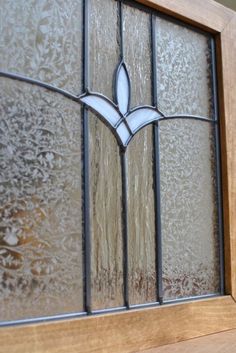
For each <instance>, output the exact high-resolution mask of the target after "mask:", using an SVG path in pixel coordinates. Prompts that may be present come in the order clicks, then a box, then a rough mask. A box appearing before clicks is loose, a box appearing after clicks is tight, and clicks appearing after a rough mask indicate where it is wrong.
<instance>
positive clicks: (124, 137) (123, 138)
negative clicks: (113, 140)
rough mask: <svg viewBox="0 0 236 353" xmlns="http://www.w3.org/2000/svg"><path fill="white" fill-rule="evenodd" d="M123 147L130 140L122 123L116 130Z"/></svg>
mask: <svg viewBox="0 0 236 353" xmlns="http://www.w3.org/2000/svg"><path fill="white" fill-rule="evenodd" d="M116 132H117V134H118V135H119V137H120V139H121V141H122V143H123V145H124V146H126V145H127V143H128V141H129V139H130V133H129V131H128V129H127V127H126V126H125V124H124V123H121V124H120V125H119V127H118V128H117V130H116Z"/></svg>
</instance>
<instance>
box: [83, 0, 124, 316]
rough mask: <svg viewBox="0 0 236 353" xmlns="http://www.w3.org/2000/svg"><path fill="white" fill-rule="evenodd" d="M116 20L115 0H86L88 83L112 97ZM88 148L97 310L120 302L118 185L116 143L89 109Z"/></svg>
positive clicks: (119, 171) (93, 293)
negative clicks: (88, 5) (87, 11)
mask: <svg viewBox="0 0 236 353" xmlns="http://www.w3.org/2000/svg"><path fill="white" fill-rule="evenodd" d="M118 20H119V18H118V4H117V2H116V1H110V0H91V1H90V16H89V28H90V38H89V48H90V49H89V62H90V72H91V75H90V84H89V85H90V88H91V90H93V91H96V92H99V93H102V94H104V95H106V96H107V97H109V98H111V99H112V98H113V89H112V88H113V87H112V82H113V75H114V71H115V69H116V67H117V64H118V62H119V45H118V41H117V38H118V34H119V32H118V31H119V27H118V25H119V22H118ZM89 149H90V186H91V187H90V200H91V201H90V205H91V206H90V207H91V208H90V221H91V238H92V242H91V243H92V254H91V261H92V274H91V276H92V277H91V284H92V308H93V309H94V310H96V309H104V308H109V307H115V306H122V305H123V260H122V257H123V256H122V221H121V214H122V205H121V194H122V191H121V190H122V189H121V167H120V154H119V146H118V144H117V141H116V139H115V137H114V136H113V134H112V133H111V131H110V130H109V128H108V127H107V126H106V125H105V124H104V123H102V122H101V121H100V120H99V119H98V118H97V117H96V116H95V115H94V114H92V113H89Z"/></svg>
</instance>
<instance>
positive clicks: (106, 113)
mask: <svg viewBox="0 0 236 353" xmlns="http://www.w3.org/2000/svg"><path fill="white" fill-rule="evenodd" d="M81 101H82V102H83V103H85V104H87V105H88V106H89V107H90V108H92V109H93V110H95V111H96V112H97V113H98V114H100V115H101V116H102V117H103V118H104V119H105V120H107V121H108V122H109V123H110V124H111V125H112V126H113V127H115V125H116V124H117V123H118V121H119V120H120V119H121V116H120V114H119V113H118V111H117V110H116V109H115V107H114V106H113V105H112V104H111V103H110V102H109V101H108V100H106V99H105V98H103V97H101V96H99V95H95V94H89V95H86V96H84V97H82V98H81Z"/></svg>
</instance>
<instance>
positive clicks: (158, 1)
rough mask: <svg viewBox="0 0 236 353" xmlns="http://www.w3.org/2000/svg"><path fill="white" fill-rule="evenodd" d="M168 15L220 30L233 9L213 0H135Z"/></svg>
mask: <svg viewBox="0 0 236 353" xmlns="http://www.w3.org/2000/svg"><path fill="white" fill-rule="evenodd" d="M136 1H137V2H140V3H142V4H144V5H148V6H150V7H153V8H155V9H157V10H160V11H162V12H164V13H167V14H169V15H173V16H175V17H177V18H180V19H183V20H185V21H187V22H189V23H192V24H195V25H198V26H199V27H201V28H204V29H208V30H209V31H211V32H222V31H223V29H224V28H225V27H226V25H227V24H228V22H229V21H230V20H231V18H232V17H233V15H234V11H233V10H230V9H228V8H227V7H224V6H222V5H221V4H219V3H217V2H215V1H213V0H208V1H206V0H194V1H193V0H136Z"/></svg>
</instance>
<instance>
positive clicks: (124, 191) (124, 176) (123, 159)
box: [120, 149, 129, 309]
mask: <svg viewBox="0 0 236 353" xmlns="http://www.w3.org/2000/svg"><path fill="white" fill-rule="evenodd" d="M120 156H121V173H122V221H123V280H124V305H125V306H126V308H127V309H129V270H128V212H127V209H128V207H127V173H126V156H125V150H122V149H121V150H120Z"/></svg>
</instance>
